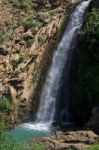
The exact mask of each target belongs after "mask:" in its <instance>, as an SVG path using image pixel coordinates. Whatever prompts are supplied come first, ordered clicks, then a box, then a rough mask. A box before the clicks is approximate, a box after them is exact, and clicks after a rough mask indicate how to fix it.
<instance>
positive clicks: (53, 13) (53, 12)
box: [49, 11, 57, 17]
mask: <svg viewBox="0 0 99 150" xmlns="http://www.w3.org/2000/svg"><path fill="white" fill-rule="evenodd" d="M49 15H50V16H52V17H53V16H56V15H57V13H56V12H55V11H50V12H49Z"/></svg>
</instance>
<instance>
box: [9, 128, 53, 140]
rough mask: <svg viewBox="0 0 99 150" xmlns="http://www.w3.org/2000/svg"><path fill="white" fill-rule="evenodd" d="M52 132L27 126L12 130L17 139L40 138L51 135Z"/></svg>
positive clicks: (12, 134)
mask: <svg viewBox="0 0 99 150" xmlns="http://www.w3.org/2000/svg"><path fill="white" fill-rule="evenodd" d="M50 134H51V132H47V131H37V130H29V129H25V128H20V127H19V128H15V129H13V130H12V131H11V132H10V135H11V136H12V137H13V138H15V139H16V140H17V141H20V142H22V141H28V140H31V139H33V138H39V137H44V136H48V135H50Z"/></svg>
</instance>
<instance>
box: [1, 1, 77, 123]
mask: <svg viewBox="0 0 99 150" xmlns="http://www.w3.org/2000/svg"><path fill="white" fill-rule="evenodd" d="M77 2H79V0H68V1H65V0H63V1H59V0H57V1H56V2H54V1H43V0H41V1H34V0H30V1H27V0H25V1H20V0H15V1H14V0H6V1H5V0H0V109H1V111H0V118H1V119H4V118H5V117H6V115H7V116H8V117H6V120H10V122H11V123H12V124H13V125H14V124H16V123H17V122H19V121H21V120H23V118H24V119H26V118H27V117H28V116H29V115H28V114H29V113H30V112H31V111H32V113H34V112H36V108H37V106H38V102H39V95H40V88H41V85H42V82H43V81H44V76H45V75H46V71H47V68H48V66H49V65H50V60H51V56H52V53H53V51H54V47H55V45H57V39H59V37H61V33H62V30H63V24H64V22H66V19H68V17H69V13H70V11H71V10H72V7H73V6H74V4H73V3H77ZM64 20H65V21H64Z"/></svg>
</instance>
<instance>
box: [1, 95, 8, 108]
mask: <svg viewBox="0 0 99 150" xmlns="http://www.w3.org/2000/svg"><path fill="white" fill-rule="evenodd" d="M9 108H10V101H9V98H7V97H5V96H2V97H1V98H0V110H1V111H2V110H5V109H6V110H7V109H9Z"/></svg>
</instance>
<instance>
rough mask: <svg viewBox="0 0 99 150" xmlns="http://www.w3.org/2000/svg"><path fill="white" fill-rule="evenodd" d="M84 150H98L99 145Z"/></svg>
mask: <svg viewBox="0 0 99 150" xmlns="http://www.w3.org/2000/svg"><path fill="white" fill-rule="evenodd" d="M85 150H99V145H98V144H96V145H93V146H91V147H89V148H87V149H85Z"/></svg>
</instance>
